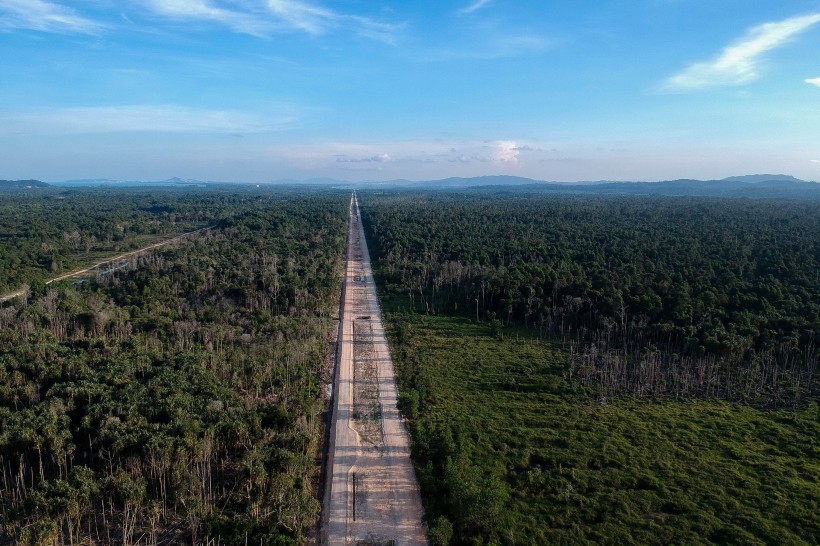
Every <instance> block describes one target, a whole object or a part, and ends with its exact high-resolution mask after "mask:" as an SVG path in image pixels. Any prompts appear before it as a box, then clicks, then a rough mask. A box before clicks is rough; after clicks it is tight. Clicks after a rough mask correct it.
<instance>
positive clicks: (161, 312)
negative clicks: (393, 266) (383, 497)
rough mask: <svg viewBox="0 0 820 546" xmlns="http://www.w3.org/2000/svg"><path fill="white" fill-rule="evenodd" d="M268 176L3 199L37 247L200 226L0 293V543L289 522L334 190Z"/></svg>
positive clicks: (230, 531) (337, 208) (211, 533)
mask: <svg viewBox="0 0 820 546" xmlns="http://www.w3.org/2000/svg"><path fill="white" fill-rule="evenodd" d="M277 191H279V192H281V193H286V194H287V195H284V196H280V195H279V194H277V193H262V194H250V193H244V194H243V193H241V192H240V193H237V194H233V195H226V194H219V193H212V194H209V193H207V192H202V193H198V194H197V193H194V194H191V195H182V194H175V193H173V192H167V193H165V192H157V193H155V194H154V195H153V196H149V195H146V194H131V195H127V194H126V195H116V196H114V195H110V194H107V193H100V192H98V193H94V192H92V193H91V194H72V195H69V196H66V198H65V199H64V200H60V201H59V203H57V204H52V203H51V201H47V200H44V201H41V202H30V201H29V202H21V203H20V205H21V206H20V207H19V208H15V207H12V206H11V205H9V204H7V203H4V207H6V208H4V210H3V214H2V215H0V218H2V222H3V224H4V226H6V227H5V228H4V229H8V230H9V231H10V232H11V233H12V234H14V236H15V237H20V239H16V240H19V241H23V243H22V247H21V248H23V249H34V251H35V252H51V250H49V251H46V250H42V249H41V244H42V243H43V242H47V241H51V242H53V244H54V248H55V249H56V248H65V245H69V247H70V245H73V244H75V241H74V240H73V239H71V240H70V241H68V240H66V239H65V237H64V234H66V233H67V234H69V235H70V234H72V233H75V232H76V233H77V234H78V237H76V239H78V242H76V244H78V245H80V247H82V246H83V245H86V244H90V245H91V247H92V248H95V246H94V245H96V244H112V243H114V242H115V241H116V239H117V237H118V235H117V234H119V236H120V237H126V240H127V237H128V234H134V235H137V234H146V233H151V234H153V233H157V234H162V233H168V232H169V230H173V229H175V227H178V224H180V222H183V223H187V227H190V226H194V225H198V224H200V223H203V222H205V223H210V222H214V223H215V224H216V227H215V228H214V229H211V230H207V231H203V232H201V233H200V234H198V235H197V236H195V237H193V238H192V239H191V240H188V241H186V242H184V243H179V244H174V245H171V246H168V247H163V248H162V249H161V250H156V251H154V252H151V253H146V254H142V255H140V256H139V257H137V258H135V259H134V260H133V262H134V263H133V265H134V267H128V268H123V269H119V270H117V271H113V272H111V273H109V274H107V275H98V276H97V277H96V278H92V279H88V280H86V281H61V282H59V283H54V284H52V285H49V286H48V287H47V288H46V289H45V293H44V294H43V295H42V296H39V297H30V298H18V299H16V300H14V301H13V302H11V303H10V304H8V305H6V306H5V307H3V308H2V309H0V468H1V469H2V470H0V522H2V523H1V524H0V543H4V544H12V543H14V544H32V545H34V544H88V543H96V544H123V545H126V544H136V543H138V542H139V543H140V544H170V543H189V544H203V543H206V542H208V541H210V540H213V541H217V540H219V541H220V543H221V544H246V543H251V544H298V543H302V542H303V541H304V540H305V537H306V536H307V535H308V534H309V533H310V532H311V529H312V528H313V526H314V525H315V524H316V522H317V519H318V515H319V512H320V503H319V501H318V500H317V490H316V488H317V484H318V476H317V473H318V468H319V465H318V459H317V458H318V456H319V455H320V448H321V441H322V429H323V422H322V414H323V411H324V407H325V405H324V394H323V393H324V392H325V389H324V385H325V383H326V382H328V381H329V379H328V376H327V374H328V373H329V370H328V368H327V366H328V364H329V355H330V354H331V353H332V351H333V345H332V341H333V337H334V331H335V328H334V321H333V317H332V313H333V312H334V311H335V310H336V307H337V305H338V289H339V282H340V277H341V269H340V268H341V265H342V259H343V252H344V243H345V234H346V230H345V226H346V222H347V203H348V197H349V196H348V195H347V194H341V193H332V192H331V193H319V192H315V193H312V194H310V195H305V194H300V193H294V192H284V191H283V190H277ZM48 199H51V198H48ZM129 203H130V205H129ZM12 210H13V211H14V212H11V211H12ZM49 218H51V220H49ZM172 226H175V227H172ZM21 230H27V232H26V233H25V234H23V233H20V231H21ZM38 230H39V231H38ZM7 235H8V234H7ZM24 237H25V238H24ZM55 238H56V239H55ZM29 239H32V240H33V241H34V243H35V246H31V245H29V244H28V241H29ZM89 241H90V243H89ZM95 241H96V242H95ZM49 244H52V243H49ZM125 244H127V243H125ZM3 248H4V249H5V252H6V253H7V255H9V254H14V253H15V249H17V250H18V251H19V248H18V247H10V246H8V244H5V243H4V245H3ZM112 248H113V247H112ZM27 252H28V250H26V251H19V254H20V258H19V259H20V260H21V261H22V260H24V259H28V258H24V256H28V254H27ZM17 263H22V262H12V263H11V265H4V268H3V269H2V271H3V274H4V279H9V278H10V276H11V275H10V272H11V271H17V268H18V267H19V266H17V265H15V264H17ZM42 265H45V264H42ZM9 268H11V269H9ZM5 282H6V285H7V286H14V283H15V282H17V280H15V281H13V282H12V281H9V280H5ZM249 541H250V542H249Z"/></svg>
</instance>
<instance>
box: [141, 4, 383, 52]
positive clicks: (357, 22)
mask: <svg viewBox="0 0 820 546" xmlns="http://www.w3.org/2000/svg"><path fill="white" fill-rule="evenodd" d="M143 2H144V5H145V6H146V7H147V8H148V9H150V10H151V11H153V12H154V13H156V14H158V15H162V16H166V17H172V18H176V19H192V20H200V21H208V22H212V23H217V24H221V25H223V26H226V27H228V28H229V29H231V30H232V31H234V32H239V33H243V34H250V35H252V36H261V37H264V36H269V35H271V34H272V33H274V32H282V31H286V30H297V31H302V32H306V33H308V34H310V35H311V36H318V35H322V34H325V33H327V32H329V31H331V30H349V31H352V32H353V33H355V34H357V35H359V36H364V37H367V38H372V39H375V40H380V41H384V42H392V41H393V39H394V38H395V34H396V32H397V30H398V29H399V26H398V25H394V24H391V23H385V22H382V21H378V20H376V19H372V18H370V17H364V16H360V15H349V14H345V13H340V12H338V11H334V10H332V9H330V8H326V7H323V6H321V5H318V4H312V3H308V2H304V1H300V0H244V1H241V2H237V1H228V0H143Z"/></svg>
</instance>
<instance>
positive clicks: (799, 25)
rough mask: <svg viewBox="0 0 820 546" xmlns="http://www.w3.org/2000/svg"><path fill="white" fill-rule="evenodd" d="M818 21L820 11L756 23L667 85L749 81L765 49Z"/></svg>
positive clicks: (689, 86)
mask: <svg viewBox="0 0 820 546" xmlns="http://www.w3.org/2000/svg"><path fill="white" fill-rule="evenodd" d="M817 23H820V13H814V14H810V15H803V16H799V17H792V18H790V19H786V20H784V21H779V22H776V23H765V24H763V25H759V26H756V27H753V28H751V29H749V31H748V32H747V33H746V35H745V36H744V37H743V38H741V39H740V40H738V41H736V42H734V43H732V44H731V45H729V46H727V47H726V48H724V49H723V51H722V52H721V54H720V55H718V56H717V57H716V58H715V59H712V60H711V61H707V62H701V63H695V64H693V65H691V66H690V67H688V68H687V69H686V70H684V71H683V72H681V73H679V74H676V75H675V76H672V77H671V78H669V79H667V80H666V82H665V83H666V85H665V87H666V88H667V89H677V90H687V89H698V88H703V87H713V86H726V85H742V84H744V83H747V82H749V81H751V80H754V79H755V78H757V77H758V66H757V65H758V63H759V61H760V59H761V57H762V55H763V54H764V53H766V52H767V51H770V50H772V49H775V48H777V47H779V46H781V45H783V44H785V43H786V42H788V41H789V39H791V38H792V37H794V36H796V35H797V34H799V33H801V32H803V31H805V30H807V29H808V28H810V27H811V26H813V25H815V24H817Z"/></svg>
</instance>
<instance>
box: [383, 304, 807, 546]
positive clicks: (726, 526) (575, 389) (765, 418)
mask: <svg viewBox="0 0 820 546" xmlns="http://www.w3.org/2000/svg"><path fill="white" fill-rule="evenodd" d="M385 316H386V322H387V324H388V325H389V327H390V329H391V332H392V334H393V347H394V349H395V350H394V357H395V361H396V365H397V369H398V375H399V382H400V388H401V392H402V400H401V401H402V407H403V410H404V413H405V415H406V416H407V417H408V422H409V423H410V428H411V435H412V442H413V446H412V447H413V459H414V462H415V465H416V469H417V473H418V476H419V481H420V484H421V488H422V494H423V497H424V501H425V509H426V513H427V515H428V519H429V521H430V538H431V541H432V543H433V544H434V545H443V544H519V545H537V544H589V543H594V544H613V545H615V544H618V545H620V544H641V545H646V544H658V545H660V544H760V545H762V544H816V539H817V536H820V525H818V520H817V518H816V514H817V512H818V510H820V501H819V500H818V499H820V462H818V461H820V448H819V447H818V445H817V442H816V440H815V439H816V438H818V437H820V424H819V423H820V412H818V407H817V405H816V404H812V405H810V406H809V407H808V408H807V409H804V410H799V411H790V410H777V411H760V410H758V409H755V408H752V407H750V406H747V405H743V404H730V403H727V402H723V401H717V400H691V401H670V400H666V401H658V402H654V401H647V400H645V399H638V398H632V397H626V398H620V399H617V400H615V401H611V402H609V403H606V404H601V403H600V401H599V400H598V398H597V397H596V396H595V394H594V393H592V392H588V390H587V389H586V388H585V387H582V386H580V385H579V384H577V383H574V382H572V381H568V380H567V378H568V369H569V354H568V353H567V352H566V351H565V350H563V349H561V347H560V344H558V345H555V344H554V343H553V342H544V341H540V340H538V339H537V338H535V339H534V338H532V336H531V333H529V332H527V331H526V330H515V329H506V328H505V329H503V332H504V334H505V335H504V339H503V340H500V339H499V338H498V336H497V335H496V333H495V332H493V330H492V329H491V328H490V327H489V326H488V325H486V324H476V323H475V322H473V321H471V320H469V319H466V318H459V317H441V316H421V315H418V314H415V315H408V314H405V313H396V312H393V313H387V314H386V315H385Z"/></svg>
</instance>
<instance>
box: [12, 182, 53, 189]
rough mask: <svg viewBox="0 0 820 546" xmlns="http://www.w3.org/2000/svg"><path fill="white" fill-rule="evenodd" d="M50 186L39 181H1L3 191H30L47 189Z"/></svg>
mask: <svg viewBox="0 0 820 546" xmlns="http://www.w3.org/2000/svg"><path fill="white" fill-rule="evenodd" d="M48 186H49V185H48V184H46V183H45V182H40V181H39V180H0V189H2V190H30V189H34V188H47V187H48Z"/></svg>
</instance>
